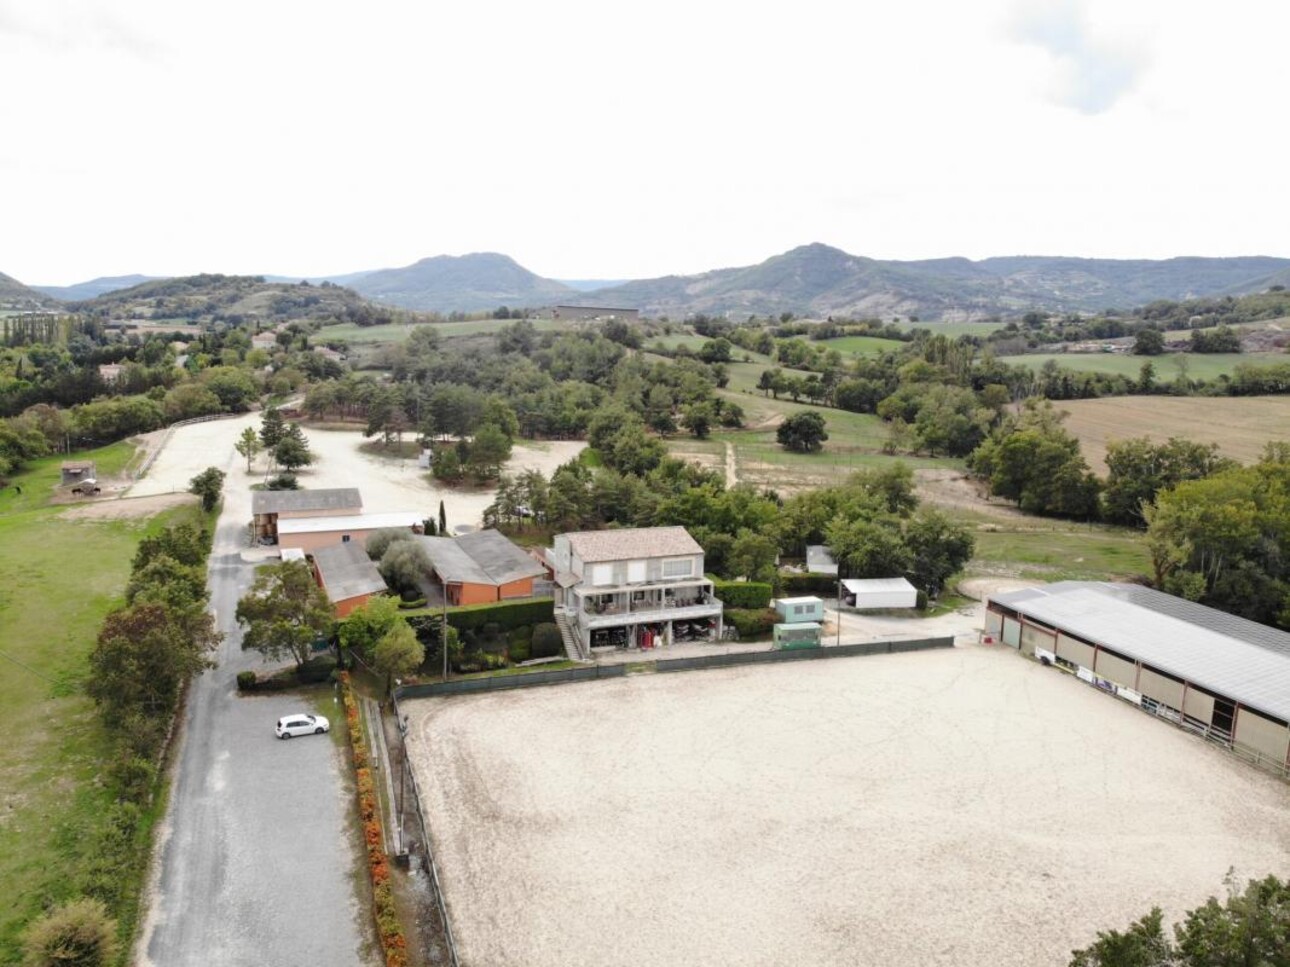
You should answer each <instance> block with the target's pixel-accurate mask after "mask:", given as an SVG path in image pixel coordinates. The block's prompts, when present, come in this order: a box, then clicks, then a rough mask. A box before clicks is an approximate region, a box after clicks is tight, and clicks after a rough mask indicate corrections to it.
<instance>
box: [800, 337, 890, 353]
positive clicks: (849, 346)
mask: <svg viewBox="0 0 1290 967" xmlns="http://www.w3.org/2000/svg"><path fill="white" fill-rule="evenodd" d="M801 338H805V337H801ZM815 345H817V346H823V347H824V348H825V349H836V350H837V351H838V352H840V353H843V354H844V355H846V354H853V353H865V354H867V353H895V352H900V350H902V349H904V348H905V347H906V346H908V345H909V343H904V342H901V341H900V340H899V339H882V338H880V337H878V336H839V337H838V338H837V339H822V340H820V341H819V342H817V343H815Z"/></svg>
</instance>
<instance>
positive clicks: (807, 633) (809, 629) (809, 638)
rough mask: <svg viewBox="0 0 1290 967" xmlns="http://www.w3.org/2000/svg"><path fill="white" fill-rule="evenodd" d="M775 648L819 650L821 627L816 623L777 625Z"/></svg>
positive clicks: (804, 622)
mask: <svg viewBox="0 0 1290 967" xmlns="http://www.w3.org/2000/svg"><path fill="white" fill-rule="evenodd" d="M775 647H776V648H783V649H793V648H819V647H820V626H819V625H818V624H816V623H815V622H814V621H792V622H787V623H783V624H777V625H775Z"/></svg>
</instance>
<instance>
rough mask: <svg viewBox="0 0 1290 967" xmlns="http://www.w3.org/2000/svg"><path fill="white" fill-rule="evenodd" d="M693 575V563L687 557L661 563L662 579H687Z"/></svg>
mask: <svg viewBox="0 0 1290 967" xmlns="http://www.w3.org/2000/svg"><path fill="white" fill-rule="evenodd" d="M693 573H694V561H692V560H690V558H688V557H683V558H678V559H677V560H675V561H664V562H663V577H665V578H688V577H689V576H690V575H691V574H693Z"/></svg>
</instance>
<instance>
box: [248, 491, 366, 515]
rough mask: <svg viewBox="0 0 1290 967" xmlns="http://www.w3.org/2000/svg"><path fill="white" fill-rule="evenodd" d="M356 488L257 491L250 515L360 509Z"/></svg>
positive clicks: (253, 494)
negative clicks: (347, 508) (345, 508)
mask: <svg viewBox="0 0 1290 967" xmlns="http://www.w3.org/2000/svg"><path fill="white" fill-rule="evenodd" d="M362 506H363V498H362V497H361V496H360V495H359V493H358V488H357V487H339V488H336V489H334V490H257V491H255V492H254V493H252V494H251V513H253V514H280V513H282V512H283V511H284V510H285V511H298V510H339V509H341V508H343V507H362Z"/></svg>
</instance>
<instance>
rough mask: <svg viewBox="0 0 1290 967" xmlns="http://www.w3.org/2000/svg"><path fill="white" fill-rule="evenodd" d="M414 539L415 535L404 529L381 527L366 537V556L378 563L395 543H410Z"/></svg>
mask: <svg viewBox="0 0 1290 967" xmlns="http://www.w3.org/2000/svg"><path fill="white" fill-rule="evenodd" d="M414 537H416V535H415V534H413V533H412V531H410V530H408V529H407V528H406V527H382V528H381V529H380V530H378V531H376V532H374V533H373V534H372V535H371V536H370V537H368V539H367V545H366V547H367V556H368V557H370V558H371V559H372V560H373V561H379V560H380V559H381V558H383V557H384V556H385V552H386V551H388V550H389V549H390V545H391V544H393V543H394V542H395V541H410V540H412V538H414Z"/></svg>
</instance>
